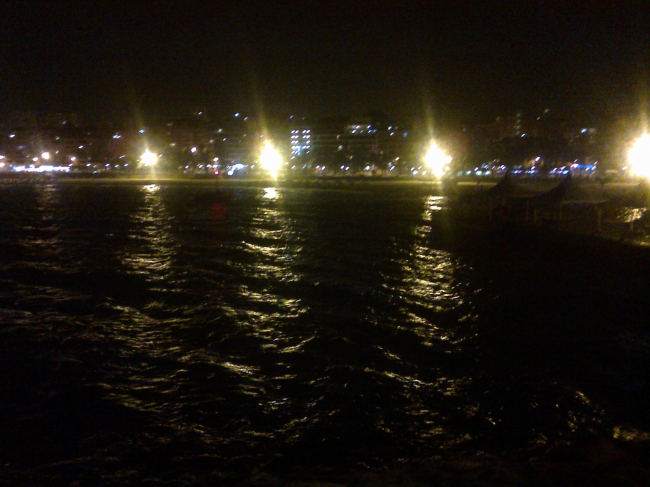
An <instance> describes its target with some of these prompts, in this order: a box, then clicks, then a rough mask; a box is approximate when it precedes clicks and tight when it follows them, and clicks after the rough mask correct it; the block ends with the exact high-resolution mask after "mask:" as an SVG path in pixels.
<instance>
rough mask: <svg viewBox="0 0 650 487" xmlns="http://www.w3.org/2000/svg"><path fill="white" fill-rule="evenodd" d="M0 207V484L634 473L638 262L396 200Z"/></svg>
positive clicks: (235, 198) (558, 481)
mask: <svg viewBox="0 0 650 487" xmlns="http://www.w3.org/2000/svg"><path fill="white" fill-rule="evenodd" d="M0 205H1V206H0V231H1V234H0V271H1V273H0V322H1V326H0V420H1V423H0V482H2V481H5V482H6V483H7V484H8V485H93V486H99V485H101V486H108V485H127V484H128V485H224V484H233V483H245V484H259V485H265V484H272V485H282V484H283V482H297V481H298V480H312V481H314V479H321V480H327V479H329V480H332V479H334V480H336V479H338V481H339V482H340V483H343V484H345V483H346V481H345V479H346V478H347V479H348V481H347V483H348V484H350V485H352V484H353V485H362V484H363V485H374V484H379V483H381V482H395V483H394V484H393V483H391V484H390V485H401V484H400V482H401V483H403V484H404V485H416V484H417V485H420V484H418V483H417V482H419V481H421V482H422V485H425V484H426V485H457V484H458V482H460V480H459V479H464V480H463V481H464V482H466V484H467V485H475V484H476V483H480V485H493V484H492V483H490V482H494V485H504V484H506V483H508V482H510V483H511V484H517V485H518V484H519V482H522V483H527V485H534V484H535V482H538V484H539V485H566V484H569V483H571V482H572V480H571V479H573V481H575V482H576V483H580V482H581V481H583V480H584V478H591V477H589V475H591V474H590V473H589V472H597V473H596V474H594V475H598V477H599V478H608V477H607V476H608V475H609V476H611V477H612V478H613V479H615V480H616V482H614V483H618V484H619V485H620V484H630V485H632V484H634V482H639V479H642V480H643V479H645V480H647V479H649V478H650V475H648V471H647V470H646V469H645V468H644V465H645V463H644V462H645V460H646V459H648V458H650V457H648V455H647V443H648V439H649V436H648V432H649V431H650V414H649V408H650V402H649V400H650V390H649V388H648V378H649V376H650V360H649V359H650V330H649V329H648V321H649V316H650V313H649V312H650V301H649V300H648V299H649V298H650V274H649V272H650V266H649V265H648V263H649V262H650V260H649V259H648V257H647V255H646V254H645V253H643V252H640V251H639V252H634V251H631V250H626V249H623V248H618V247H616V246H609V245H602V246H597V245H592V244H591V243H589V242H586V241H585V242H580V241H574V240H572V239H566V238H559V237H558V238H554V239H541V240H540V239H539V238H538V236H532V237H531V236H530V235H526V234H520V233H517V232H512V233H508V232H507V231H504V232H501V234H499V235H497V236H496V237H495V236H494V235H493V234H485V233H482V232H478V231H476V232H473V231H467V230H462V229H460V228H459V227H458V226H457V225H456V224H455V223H454V222H453V221H452V217H451V215H450V213H449V211H448V209H447V207H446V201H445V200H444V199H443V198H440V197H438V196H435V195H434V194H432V193H430V192H428V191H426V190H422V188H420V189H418V188H416V187H414V186H408V185H402V186H399V185H395V186H386V185H384V186H370V185H369V186H368V187H365V188H357V189H355V190H319V189H277V190H275V189H272V188H267V189H254V188H237V187H229V188H221V189H219V188H215V187H212V186H205V185H203V186H202V185H169V186H158V185H147V186H142V185H135V184H131V185H129V184H122V185H98V184H94V185H83V184H70V185H64V186H57V185H56V184H50V185H47V184H34V185H28V184H24V185H18V186H9V185H6V186H1V187H0ZM535 462H537V463H535ZM562 462H568V463H569V465H571V466H570V467H569V468H566V469H565V470H562V469H561V467H558V465H561V464H562ZM495 465H496V466H495ZM575 465H581V466H582V467H584V468H583V470H584V472H583V474H581V475H583V476H582V477H581V476H580V475H578V477H576V478H573V477H571V476H570V475H569V473H570V472H575V468H573V466H575ZM585 465H586V467H585ZM472 469H474V470H472ZM477 469H478V470H477ZM468 470H470V473H467V472H468ZM409 472H410V473H409ZM418 472H419V473H418ZM472 472H474V473H472ZM504 472H505V473H504ZM443 474H444V475H443ZM369 475H370V477H368V476H369ZM373 475H374V477H373ZM567 475H568V477H567ZM346 476H347V477H346ZM427 476H428V477H427ZM601 476H604V477H601ZM387 478H388V480H386V479H387ZM341 479H343V480H341ZM364 479H366V480H364ZM368 479H370V480H368ZM400 479H401V480H400ZM417 479H420V480H417ZM440 479H443V480H440ZM444 479H446V480H444ZM477 479H478V480H477ZM490 479H492V480H490ZM334 480H332V481H334ZM479 480H480V482H479ZM610 480H611V479H610ZM530 481H532V484H531V483H530ZM364 482H366V483H365V484H364ZM436 482H442V483H440V484H439V483H436ZM445 482H447V483H445ZM481 482H482V483H481ZM463 485H465V484H463ZM638 485H642V483H639V484H638Z"/></svg>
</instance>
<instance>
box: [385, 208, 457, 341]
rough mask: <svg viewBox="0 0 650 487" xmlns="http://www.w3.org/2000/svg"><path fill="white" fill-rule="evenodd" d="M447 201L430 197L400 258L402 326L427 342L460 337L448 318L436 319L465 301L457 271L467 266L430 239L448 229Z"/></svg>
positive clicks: (399, 290)
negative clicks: (410, 244) (436, 245)
mask: <svg viewBox="0 0 650 487" xmlns="http://www.w3.org/2000/svg"><path fill="white" fill-rule="evenodd" d="M446 208H447V200H446V198H445V197H442V196H429V197H427V198H426V200H425V201H424V204H423V211H422V218H421V221H420V223H419V224H418V225H416V226H415V227H414V228H413V231H412V234H413V243H412V247H411V248H410V249H409V251H408V254H407V255H406V256H404V257H403V258H401V259H400V261H399V263H400V265H401V267H402V278H401V281H400V283H399V285H398V289H397V291H398V293H399V295H400V297H401V300H402V303H403V307H402V313H403V314H404V315H405V318H406V319H405V320H404V323H406V325H404V324H401V325H398V327H399V328H402V329H403V328H410V329H411V331H412V332H413V333H415V334H417V335H419V336H421V337H422V338H423V339H424V343H425V344H428V345H431V344H433V343H434V342H436V341H437V342H441V341H452V342H455V341H457V340H459V339H460V337H458V336H457V335H456V332H455V329H454V328H453V327H449V320H443V319H442V318H441V319H440V320H437V319H436V318H437V317H438V316H440V317H442V316H444V315H445V314H446V313H448V312H451V311H454V310H456V309H457V308H458V307H460V306H462V305H463V304H464V303H465V301H466V299H467V298H466V296H465V292H464V287H463V286H462V285H461V282H462V280H461V279H459V278H458V274H459V273H460V272H461V271H463V270H464V266H463V265H462V264H461V263H460V262H459V260H458V258H457V257H456V256H454V255H453V254H452V253H451V252H449V251H447V250H442V249H438V248H435V246H434V245H433V244H432V240H430V236H431V234H432V233H433V232H444V231H447V227H446V225H445V221H446V214H445V210H446Z"/></svg>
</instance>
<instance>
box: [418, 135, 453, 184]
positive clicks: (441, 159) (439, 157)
mask: <svg viewBox="0 0 650 487" xmlns="http://www.w3.org/2000/svg"><path fill="white" fill-rule="evenodd" d="M450 162H451V156H448V155H447V154H445V153H444V152H443V151H442V149H441V148H440V147H438V144H436V142H435V141H431V144H430V145H429V150H428V151H427V154H426V155H425V156H424V163H425V164H426V165H427V167H428V168H429V170H430V171H431V172H432V173H433V175H434V176H435V177H437V178H441V177H442V175H443V174H444V172H445V170H446V169H447V166H449V163H450Z"/></svg>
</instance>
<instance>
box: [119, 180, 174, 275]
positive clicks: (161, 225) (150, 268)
mask: <svg viewBox="0 0 650 487" xmlns="http://www.w3.org/2000/svg"><path fill="white" fill-rule="evenodd" d="M140 197H141V198H142V199H141V201H140V204H139V205H138V209H137V211H136V212H135V213H134V214H133V215H132V217H131V221H132V223H133V228H132V231H131V234H130V235H129V236H130V238H131V242H132V243H131V245H129V246H128V248H126V249H125V250H124V252H123V253H122V255H121V256H120V261H121V263H122V265H123V266H124V267H125V268H127V269H131V270H132V271H133V272H134V273H136V274H143V275H145V276H147V278H148V279H152V280H163V279H165V277H166V273H167V271H168V270H169V268H170V267H171V263H172V259H173V256H174V254H175V252H176V247H177V244H176V240H175V238H174V236H173V234H172V231H171V228H170V217H169V214H168V211H167V209H166V208H165V204H164V201H163V199H162V195H161V190H160V186H158V185H157V184H149V185H146V186H142V188H141V190H140Z"/></svg>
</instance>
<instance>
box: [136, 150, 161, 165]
mask: <svg viewBox="0 0 650 487" xmlns="http://www.w3.org/2000/svg"><path fill="white" fill-rule="evenodd" d="M140 162H141V163H142V165H143V166H145V167H146V166H153V165H155V164H156V163H157V162H158V156H157V155H156V154H154V153H153V152H151V151H150V150H149V149H147V150H146V151H144V153H143V154H142V155H141V156H140Z"/></svg>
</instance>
